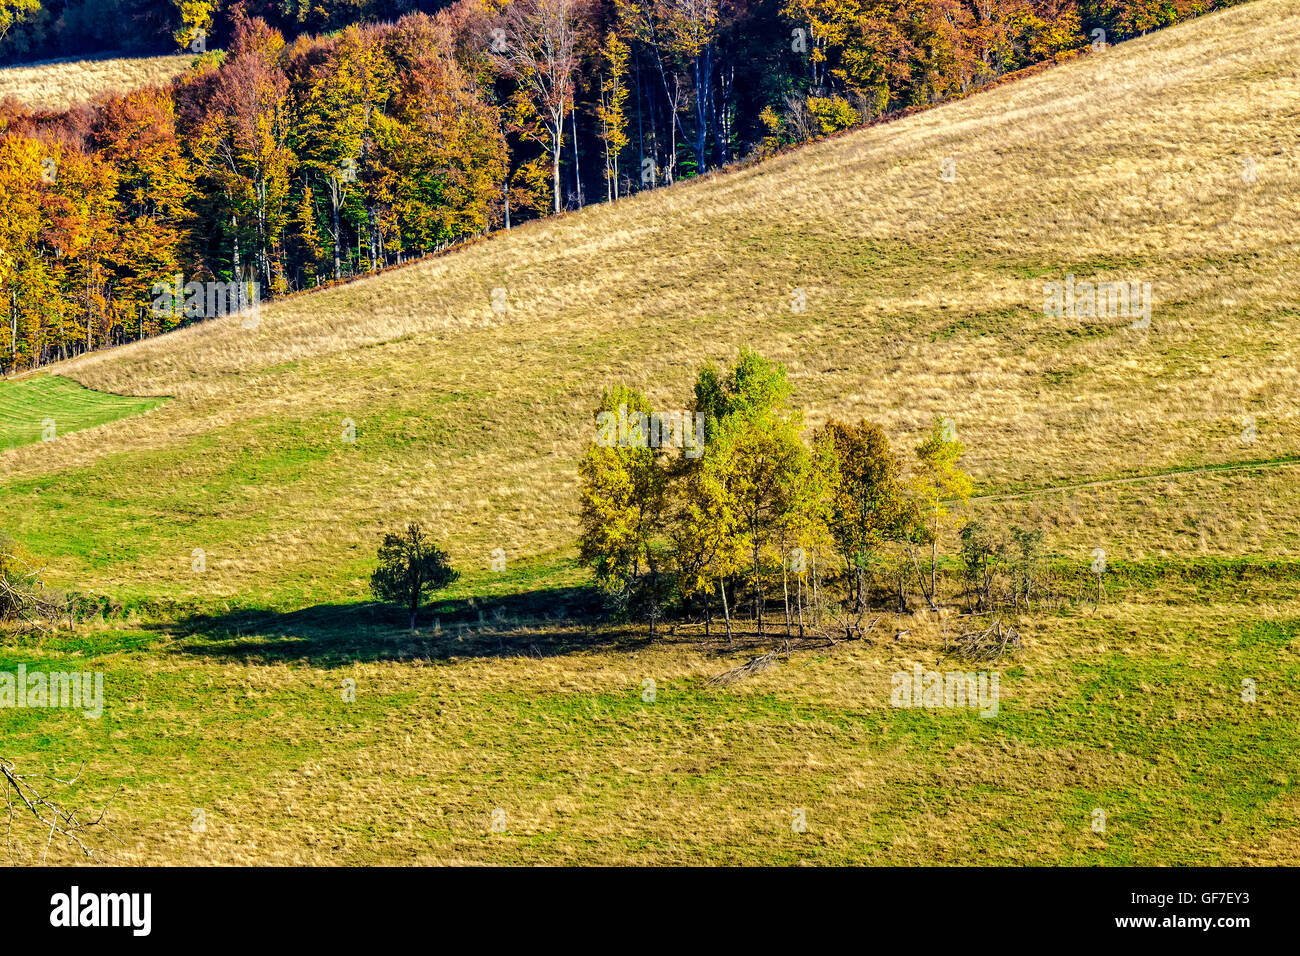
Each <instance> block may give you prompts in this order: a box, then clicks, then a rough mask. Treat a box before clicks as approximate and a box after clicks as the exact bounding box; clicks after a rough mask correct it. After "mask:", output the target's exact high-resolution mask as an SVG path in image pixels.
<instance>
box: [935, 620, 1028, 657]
mask: <svg viewBox="0 0 1300 956" xmlns="http://www.w3.org/2000/svg"><path fill="white" fill-rule="evenodd" d="M1023 646H1024V645H1023V643H1022V641H1021V640H1020V632H1019V631H1017V630H1016V629H1015V628H1014V627H1012V626H1011V625H1010V624H1003V623H1002V622H1001V621H996V620H995V621H994V622H993V623H992V624H990V625H989V626H988V627H986V628H984V629H983V630H978V629H977V630H974V631H965V632H964V633H962V634H959V635H957V638H956V640H955V641H954V642H952V643H951V644H948V645H947V646H946V647H945V650H952V651H954V652H955V653H956V654H957V655H958V656H959V657H964V658H966V659H967V660H972V661H990V662H991V661H999V660H1001V659H1002V657H1003V656H1004V655H1005V654H1006V653H1007V651H1018V650H1020V648H1021V647H1023Z"/></svg>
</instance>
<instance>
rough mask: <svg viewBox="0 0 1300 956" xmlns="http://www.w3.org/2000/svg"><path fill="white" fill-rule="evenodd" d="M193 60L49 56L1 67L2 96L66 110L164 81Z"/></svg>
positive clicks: (188, 57)
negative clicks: (41, 59)
mask: <svg viewBox="0 0 1300 956" xmlns="http://www.w3.org/2000/svg"><path fill="white" fill-rule="evenodd" d="M193 61H194V55H193V54H191V53H180V54H176V55H174V56H142V57H117V58H113V59H102V60H101V59H91V60H49V61H47V62H43V63H31V64H27V65H24V66H7V67H0V99H4V98H5V97H6V96H13V97H15V98H17V99H18V100H19V102H21V103H24V104H26V105H27V106H32V107H36V108H38V109H46V110H64V109H67V108H68V107H69V106H72V105H73V104H74V103H83V102H85V101H87V100H91V99H94V98H95V97H96V96H99V95H101V94H103V93H119V92H123V91H125V90H133V89H136V88H138V87H141V86H153V85H156V84H159V83H165V82H167V81H168V80H170V79H171V78H172V77H174V76H177V75H178V74H180V73H183V72H184V71H185V70H186V69H187V68H188V67H189V65H190V63H192V62H193Z"/></svg>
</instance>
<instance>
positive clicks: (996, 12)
mask: <svg viewBox="0 0 1300 956" xmlns="http://www.w3.org/2000/svg"><path fill="white" fill-rule="evenodd" d="M26 5H27V6H30V3H27V4H26ZM1224 5H1228V4H1226V3H1222V2H1217V0H1160V2H1157V0H1080V2H1075V0H880V2H874V3H854V2H844V0H759V2H754V3H749V2H734V3H718V2H716V0H513V2H506V3H501V2H499V0H456V2H454V3H452V4H450V5H449V6H445V7H443V8H442V9H439V10H437V11H436V12H433V13H427V12H420V11H414V12H408V13H406V14H405V15H402V16H400V17H399V18H397V19H395V20H390V21H388V22H382V23H369V24H362V25H350V26H347V27H345V28H342V29H337V30H334V31H333V32H328V33H325V34H321V35H316V34H312V33H309V32H305V25H304V23H303V22H301V21H295V20H294V19H293V18H291V17H286V16H285V15H284V14H283V11H277V10H275V9H269V8H268V9H259V6H258V5H257V4H253V5H251V6H246V5H239V6H235V7H232V8H229V9H226V8H224V7H220V6H214V5H213V4H211V3H190V2H187V3H183V4H181V5H180V7H179V9H171V13H170V14H169V15H167V16H163V15H162V14H159V17H158V19H159V20H160V21H161V20H166V21H167V22H168V24H169V27H168V28H169V30H170V31H171V34H172V42H173V49H174V48H175V44H176V43H179V44H180V46H181V48H183V49H186V50H189V51H192V52H193V53H194V62H193V65H192V66H191V67H190V68H189V69H188V70H187V71H186V72H184V73H183V74H182V75H180V76H179V77H177V78H176V79H175V80H174V81H173V82H172V83H171V84H169V85H165V86H162V87H154V88H142V89H137V90H133V91H130V92H125V93H121V94H117V95H110V96H104V97H100V98H99V99H98V100H96V101H94V102H91V103H88V104H81V105H78V106H75V107H73V108H72V109H70V110H68V111H66V112H62V113H53V112H42V111H37V110H32V109H30V108H28V107H24V106H23V105H21V104H20V103H18V102H16V101H14V100H7V101H4V102H3V103H0V130H2V131H3V137H2V138H0V299H2V300H3V302H4V309H5V311H6V313H7V315H6V318H7V320H8V321H7V322H5V325H6V326H7V328H6V329H5V330H4V332H5V333H7V334H2V335H0V369H4V370H8V371H15V370H22V369H25V368H32V367H37V366H40V365H43V364H46V363H49V362H53V361H58V360H61V359H65V358H67V357H69V356H73V355H76V354H79V353H81V352H83V351H88V350H93V349H97V348H101V347H104V346H108V345H115V344H120V343H123V342H126V341H132V340H135V339H138V338H144V337H147V336H151V335H155V334H158V333H161V332H166V331H169V330H170V329H172V328H175V327H177V326H179V325H181V324H185V323H188V322H193V321H198V320H201V319H203V318H210V317H212V316H213V314H219V313H221V312H224V311H228V310H229V309H230V306H229V303H226V304H224V305H223V304H222V303H221V302H219V301H218V302H216V303H215V306H214V304H213V298H212V297H211V296H208V298H207V299H206V300H202V297H199V298H200V300H201V301H204V304H203V305H202V306H199V307H195V302H194V299H193V297H191V298H190V299H189V300H187V301H186V302H184V303H182V302H181V301H180V299H181V298H182V295H183V290H184V288H185V287H186V286H187V285H189V284H191V283H199V284H200V285H203V284H208V285H211V284H214V283H217V284H221V283H224V284H235V283H238V284H240V287H241V288H244V287H247V288H249V289H254V290H255V298H257V299H264V298H273V297H276V296H282V295H285V294H288V293H292V292H295V291H298V290H304V289H308V288H314V287H317V286H319V285H322V284H323V283H328V282H334V281H340V280H346V279H347V278H349V277H353V276H356V275H359V274H363V273H369V272H374V271H377V270H379V269H382V268H384V267H386V266H390V265H395V264H399V263H402V262H405V261H408V260H410V259H412V258H416V257H420V256H424V255H428V254H430V253H435V252H438V251H440V250H442V249H444V248H446V247H448V246H450V245H452V244H455V243H458V242H461V241H464V240H466V239H470V238H473V237H476V236H480V235H483V234H485V233H487V232H490V231H492V230H496V229H502V228H505V229H508V228H511V226H512V225H518V224H519V223H520V222H522V221H525V220H527V219H531V218H537V217H540V216H545V215H552V214H556V213H560V212H562V211H565V210H571V209H576V208H580V207H581V206H583V205H585V204H588V203H593V202H607V201H616V200H617V199H619V198H621V197H624V196H627V195H629V194H631V193H634V192H638V191H641V190H645V189H650V188H655V187H659V186H664V185H668V184H671V183H673V182H675V181H678V180H681V179H684V178H689V177H693V176H698V175H700V174H702V173H705V172H708V171H710V170H713V169H718V168H721V167H725V166H728V165H732V164H735V163H739V162H745V161H748V160H751V159H753V158H758V157H761V156H763V155H767V154H770V153H772V152H775V151H778V150H780V149H782V148H784V147H786V146H789V145H792V144H797V143H800V142H804V141H807V140H809V139H814V138H818V137H822V136H826V135H829V134H832V133H835V132H837V131H839V130H841V129H845V128H849V127H853V126H857V125H860V124H862V123H866V122H871V121H874V120H877V119H880V118H881V117H888V116H890V115H893V114H897V113H901V112H904V111H907V110H910V109H915V108H920V107H925V106H928V105H931V104H933V103H936V102H940V101H943V100H947V99H952V98H957V97H961V96H964V95H966V94H968V93H970V92H972V91H974V90H977V89H979V88H981V87H986V86H988V85H989V84H991V83H994V82H996V81H998V80H999V79H1000V78H1002V77H1005V76H1006V75H1008V74H1010V73H1014V72H1016V71H1020V70H1024V69H1026V68H1029V67H1033V66H1034V65H1035V64H1042V63H1047V62H1051V61H1055V60H1060V59H1062V58H1066V57H1070V56H1074V55H1078V54H1080V53H1086V52H1088V51H1089V50H1096V49H1099V48H1104V47H1105V45H1106V44H1107V43H1109V42H1112V41H1114V40H1119V39H1123V38H1125V37H1128V36H1133V35H1136V34H1139V33H1143V32H1146V31H1148V30H1151V29H1153V28H1158V27H1161V26H1164V25H1167V24H1169V23H1172V22H1175V21H1177V20H1179V19H1183V18H1185V17H1187V16H1191V15H1195V14H1198V13H1202V12H1205V11H1206V10H1208V9H1211V8H1213V7H1215V6H1224ZM23 6H24V3H21V2H20V3H19V4H18V13H17V14H14V13H13V12H12V10H11V8H12V7H13V3H12V2H10V3H7V4H5V7H6V20H5V21H4V22H6V23H8V24H9V26H10V27H11V28H13V36H15V37H16V36H19V35H20V34H22V28H21V21H22V7H23ZM387 12H390V13H391V12H395V11H387ZM47 20H48V17H46V19H45V20H39V18H38V22H40V23H46V22H47ZM15 24H17V26H15ZM308 25H309V24H308ZM328 25H329V24H328V22H326V23H325V26H326V27H328ZM47 26H48V24H47ZM50 29H53V28H52V27H51V28H50ZM25 35H26V36H27V39H28V40H29V41H30V38H31V32H30V30H28V33H27V34H25ZM11 39H12V37H11ZM210 41H211V42H210ZM218 41H219V42H222V43H223V44H224V47H223V48H222V49H217V48H216V47H215V46H214V45H213V44H214V43H215V42H218ZM191 288H192V286H191Z"/></svg>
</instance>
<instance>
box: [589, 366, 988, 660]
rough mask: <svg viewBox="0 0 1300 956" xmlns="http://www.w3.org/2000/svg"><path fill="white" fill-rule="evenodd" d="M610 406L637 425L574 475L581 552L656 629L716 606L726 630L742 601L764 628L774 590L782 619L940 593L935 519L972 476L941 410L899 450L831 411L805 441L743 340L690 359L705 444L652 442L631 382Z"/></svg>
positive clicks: (778, 373)
mask: <svg viewBox="0 0 1300 956" xmlns="http://www.w3.org/2000/svg"><path fill="white" fill-rule="evenodd" d="M615 413H617V414H619V415H620V416H623V415H626V416H627V417H628V418H630V419H631V420H632V421H634V422H636V423H638V424H639V427H633V428H629V429H627V430H626V435H625V437H624V439H623V440H620V441H617V442H609V441H595V440H594V441H593V442H592V444H591V446H590V447H589V448H588V450H587V452H586V454H585V455H584V457H583V459H582V461H581V463H580V465H579V479H580V499H581V529H582V530H581V544H580V556H581V560H582V561H583V562H584V563H585V564H586V565H588V566H590V567H591V568H592V569H593V570H594V572H595V576H596V580H597V582H598V584H599V586H600V587H601V589H602V590H603V592H604V593H605V594H606V595H607V597H608V599H609V602H610V604H611V606H612V608H613V609H614V610H615V612H616V613H618V614H620V615H625V616H628V617H635V618H639V619H645V620H647V621H649V623H650V627H651V632H652V633H653V631H654V628H655V626H656V624H657V622H658V621H659V620H660V619H662V618H663V617H664V616H665V615H666V614H670V613H678V614H688V615H694V616H698V617H702V618H703V619H704V622H705V627H706V632H707V631H708V630H709V629H710V628H711V622H712V619H713V617H714V615H715V614H720V615H721V617H722V619H723V623H724V626H725V628H726V632H727V635H728V638H730V636H731V634H732V627H733V620H734V619H735V616H736V614H737V612H738V610H739V609H740V608H744V610H745V611H747V612H748V616H749V617H750V619H751V620H752V621H753V622H754V625H755V626H756V628H757V630H758V633H759V635H760V636H761V635H762V634H763V632H764V627H765V622H766V621H767V617H768V615H767V608H768V606H769V604H772V603H773V600H774V599H775V600H776V602H778V603H779V607H780V612H781V615H782V620H783V624H784V629H785V631H786V633H787V634H788V633H790V632H791V631H793V630H795V629H797V630H798V631H799V633H800V634H802V633H804V630H805V627H806V626H808V616H809V615H810V614H811V615H813V616H815V617H817V618H818V619H820V618H821V617H822V616H823V615H824V614H826V613H838V612H840V611H847V612H849V613H858V612H861V611H862V610H863V609H865V608H866V607H867V606H868V605H869V604H870V603H871V602H872V601H873V600H877V601H878V600H879V599H881V598H882V597H885V598H886V599H887V600H889V601H891V602H896V603H897V606H898V607H899V608H900V609H906V608H907V607H908V605H909V602H910V601H912V600H914V599H917V598H918V597H919V598H920V599H921V600H924V601H925V602H926V604H928V605H929V606H930V607H932V608H936V607H937V603H936V602H937V594H936V591H937V588H938V587H939V580H940V576H939V564H940V560H941V557H940V554H939V542H940V540H941V537H942V535H941V531H942V529H943V527H944V525H945V524H946V523H947V522H948V521H949V520H950V519H951V516H952V514H953V509H954V508H955V507H957V506H959V505H960V504H961V503H962V502H964V501H966V500H967V499H968V498H969V497H970V494H971V490H972V483H971V480H970V478H969V477H968V476H967V475H966V474H965V473H964V472H963V471H962V469H961V467H960V466H959V460H960V458H961V456H962V454H963V451H964V449H963V446H962V444H961V443H960V442H959V441H958V440H957V437H956V435H955V432H954V430H953V425H952V422H951V421H950V420H947V419H939V420H936V421H935V422H934V423H933V424H932V426H931V427H930V429H929V431H928V432H927V433H926V434H925V436H924V438H923V439H922V441H921V442H920V443H919V444H918V445H917V446H916V449H915V455H914V456H913V457H912V458H911V460H908V461H903V460H901V459H900V458H899V457H897V456H896V455H895V454H894V452H893V451H892V450H891V448H890V444H889V440H888V437H887V436H886V435H885V433H884V431H883V430H882V429H881V428H880V427H879V426H877V425H875V424H872V423H871V422H866V421H862V422H858V423H856V424H852V423H846V422H842V421H838V420H834V419H832V420H830V421H828V422H827V423H826V424H825V425H823V426H822V427H820V428H818V429H817V430H816V431H814V432H813V433H812V435H811V441H810V442H805V440H804V438H803V434H802V433H803V431H804V421H803V415H802V412H801V411H800V410H799V409H798V408H796V407H795V406H794V405H793V404H792V402H791V387H790V383H789V381H788V379H787V376H786V372H785V369H784V368H783V367H782V366H781V365H780V364H778V363H773V362H771V361H769V360H767V359H765V358H764V357H763V356H761V355H759V354H757V353H755V352H752V351H742V353H741V354H740V357H739V359H738V360H737V362H736V363H735V365H734V366H733V367H732V368H730V369H729V370H726V371H725V372H723V371H720V370H719V369H717V368H715V367H714V366H712V365H706V366H704V367H703V368H702V369H701V370H700V371H699V374H698V377H697V379H696V382H695V390H694V399H693V403H692V408H691V414H693V415H699V416H701V417H702V420H703V423H704V425H703V434H704V446H703V450H702V453H698V452H699V450H698V449H697V448H688V449H683V450H680V451H679V450H677V449H675V448H673V447H671V445H669V444H666V443H663V442H657V441H655V440H654V437H653V436H651V435H650V434H649V431H650V430H649V427H648V423H649V422H651V421H653V420H655V419H656V418H657V417H658V416H656V414H655V411H654V410H653V409H652V408H651V407H650V403H649V402H648V400H647V399H646V397H645V396H644V395H643V394H641V393H640V392H637V391H635V390H633V389H630V388H627V387H624V386H617V387H614V388H611V389H608V390H607V391H606V392H605V394H604V396H603V397H602V400H601V403H600V407H599V408H598V409H597V415H598V417H599V416H602V415H606V414H609V415H612V414H615ZM687 451H690V452H692V453H691V454H687V453H686V452H687Z"/></svg>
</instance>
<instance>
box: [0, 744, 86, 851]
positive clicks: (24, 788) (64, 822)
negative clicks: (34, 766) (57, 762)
mask: <svg viewBox="0 0 1300 956" xmlns="http://www.w3.org/2000/svg"><path fill="white" fill-rule="evenodd" d="M82 770H83V767H78V768H77V772H76V773H75V774H74V775H73V776H72V777H70V778H67V779H64V778H61V777H56V776H54V775H53V774H48V773H19V772H18V769H17V767H16V766H15V765H14V763H13V761H11V760H9V759H8V758H6V757H0V777H3V778H4V796H5V811H6V817H7V819H6V821H5V843H6V845H7V846H8V850H9V861H10V862H11V863H17V862H19V861H18V858H17V854H16V851H17V849H18V847H17V844H16V841H15V836H14V823H15V815H16V814H22V813H23V811H24V810H25V811H26V812H27V813H28V814H30V815H31V816H32V817H33V818H35V820H36V821H37V824H38V825H39V829H40V832H41V833H43V834H44V839H45V846H44V848H43V849H42V850H41V864H42V865H43V864H44V863H45V862H46V859H47V858H48V856H49V853H50V847H51V846H52V845H53V843H54V841H55V839H56V838H58V839H59V840H60V841H61V842H65V843H66V844H67V845H68V846H70V847H73V848H74V849H75V850H76V851H77V852H79V853H80V854H82V855H83V856H85V857H88V858H90V859H100V858H102V857H104V856H105V853H104V851H103V850H101V849H99V848H98V847H96V846H95V845H94V836H95V834H94V831H95V830H97V829H100V830H102V831H103V832H104V833H106V834H107V833H109V831H108V830H107V829H106V828H105V827H104V816H105V814H107V813H108V807H109V803H105V804H104V806H103V808H102V809H101V810H100V811H99V812H98V813H97V814H95V815H94V816H93V817H85V818H83V811H82V810H79V809H76V808H69V807H68V806H66V805H65V804H62V803H57V802H55V801H54V800H53V799H52V798H51V797H49V796H46V795H43V794H42V793H41V791H40V790H38V789H37V785H38V784H39V783H40V782H41V781H44V782H45V783H47V784H49V785H50V786H52V787H64V788H67V787H73V786H75V785H76V784H77V782H78V781H79V780H80V779H81V772H82ZM47 792H48V791H47ZM109 802H110V803H111V801H109ZM110 835H111V834H110Z"/></svg>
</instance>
